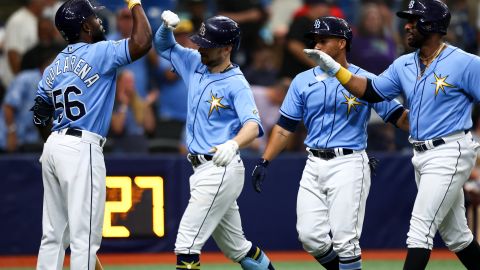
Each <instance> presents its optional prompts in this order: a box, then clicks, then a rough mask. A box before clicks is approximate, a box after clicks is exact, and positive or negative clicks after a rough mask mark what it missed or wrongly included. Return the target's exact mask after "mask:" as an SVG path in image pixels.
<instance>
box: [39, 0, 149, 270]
mask: <svg viewBox="0 0 480 270" xmlns="http://www.w3.org/2000/svg"><path fill="white" fill-rule="evenodd" d="M127 3H128V6H129V8H130V10H131V12H132V14H133V20H134V27H133V31H132V35H131V37H130V39H123V40H120V41H105V35H104V30H103V26H102V21H101V20H100V19H99V18H98V17H97V15H96V13H95V12H96V11H97V10H98V9H99V7H96V6H94V5H92V4H91V3H90V2H89V1H88V0H69V1H67V2H65V3H64V4H63V5H62V6H61V7H60V8H59V9H58V11H57V13H56V15H55V25H56V27H57V28H58V30H59V31H60V33H61V34H62V36H63V37H64V39H65V40H66V41H67V42H68V43H69V44H68V45H67V47H66V48H65V49H64V50H63V51H62V52H61V53H60V54H59V55H58V56H57V57H56V58H55V60H54V61H53V63H52V64H51V65H50V66H48V67H47V68H46V69H45V72H44V74H43V77H42V80H41V81H40V83H39V85H38V90H37V96H36V98H35V105H34V107H33V108H32V110H33V113H34V123H35V124H36V125H37V126H39V127H40V128H41V129H42V130H45V129H47V128H49V126H50V125H52V126H53V127H52V128H51V131H52V132H51V134H50V136H49V137H48V139H47V142H46V143H45V145H44V148H43V153H42V157H41V162H42V176H43V186H44V200H43V220H42V227H43V236H42V240H41V245H40V250H39V254H38V262H37V269H62V266H63V260H64V256H65V249H66V248H67V247H68V246H70V250H71V260H70V267H71V269H72V270H75V269H82V270H84V269H94V267H95V261H96V258H95V256H96V253H97V250H98V249H99V247H100V242H101V239H102V225H103V215H104V206H105V192H106V191H105V177H106V172H105V162H104V159H103V152H102V147H103V145H104V143H105V136H106V134H107V131H108V127H109V124H110V118H111V114H112V108H113V101H114V97H115V80H116V70H117V68H118V67H120V66H123V65H126V64H128V63H130V62H132V61H134V60H136V59H138V58H140V57H141V56H143V55H145V54H146V53H147V52H148V50H149V49H150V48H151V42H152V32H151V29H150V25H149V23H148V21H147V18H146V16H145V13H144V11H143V8H142V6H141V3H140V0H130V1H127ZM52 115H53V116H52ZM52 118H53V123H51V120H52Z"/></svg>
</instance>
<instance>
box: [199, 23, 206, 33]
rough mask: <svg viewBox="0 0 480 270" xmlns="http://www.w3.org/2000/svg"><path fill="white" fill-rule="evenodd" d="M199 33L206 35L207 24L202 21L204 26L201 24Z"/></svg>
mask: <svg viewBox="0 0 480 270" xmlns="http://www.w3.org/2000/svg"><path fill="white" fill-rule="evenodd" d="M198 34H199V35H200V36H205V24H204V23H202V26H200V29H199V30H198Z"/></svg>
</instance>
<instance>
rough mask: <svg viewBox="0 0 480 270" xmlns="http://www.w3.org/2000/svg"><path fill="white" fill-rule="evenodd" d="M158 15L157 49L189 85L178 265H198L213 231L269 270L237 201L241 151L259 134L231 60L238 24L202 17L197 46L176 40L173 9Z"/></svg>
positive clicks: (236, 252) (246, 263)
mask: <svg viewBox="0 0 480 270" xmlns="http://www.w3.org/2000/svg"><path fill="white" fill-rule="evenodd" d="M162 19H163V24H162V26H160V28H159V29H158V31H157V33H156V34H155V38H154V46H155V49H156V51H157V52H158V54H160V55H161V56H162V57H163V58H165V59H167V60H169V61H170V62H171V63H172V66H173V68H174V69H175V71H176V72H177V73H178V74H179V76H180V77H181V78H182V79H183V81H184V82H185V85H187V87H188V114H187V122H186V146H187V149H188V151H189V154H188V159H189V161H190V162H191V164H192V166H193V171H194V173H193V175H192V176H191V177H190V196H191V197H190V200H189V202H188V206H187V209H186V210H185V213H184V214H183V217H182V220H181V222H180V227H179V229H178V234H177V240H176V243H175V254H176V255H177V269H200V256H199V255H200V251H201V249H202V247H203V245H204V244H205V242H206V241H207V239H208V238H209V237H210V235H211V236H213V239H214V240H215V242H216V243H217V245H218V246H219V248H220V249H221V250H222V251H223V253H224V254H225V255H226V256H227V257H228V258H230V259H231V260H233V261H235V262H239V263H240V264H241V266H242V268H243V269H246V270H254V269H258V270H266V269H274V268H273V266H272V264H271V263H270V260H269V259H268V257H267V255H266V254H265V253H264V252H263V251H262V250H261V249H260V248H258V247H257V246H255V245H252V243H251V242H250V241H248V240H247V239H245V236H244V234H243V230H242V225H241V220H240V213H239V210H238V205H237V201H236V200H237V198H238V196H239V195H240V193H241V191H242V188H243V183H244V176H245V168H244V165H243V162H242V159H241V158H240V156H239V153H238V149H239V148H240V147H244V146H246V145H248V144H249V143H251V142H252V141H253V140H254V139H255V138H256V137H259V136H262V135H263V128H262V126H261V124H260V118H259V115H258V111H257V108H256V105H255V102H254V99H253V95H252V91H251V90H250V86H249V84H248V83H247V81H246V80H245V77H244V76H243V74H242V72H241V71H240V69H239V67H238V66H237V65H235V64H232V62H231V61H230V56H231V53H232V51H233V50H236V49H238V45H239V43H240V28H239V27H238V24H237V23H236V22H234V21H233V20H231V19H230V18H227V17H224V16H215V17H212V18H209V19H207V20H206V21H205V22H204V23H202V25H201V27H200V29H199V30H198V33H196V34H194V35H193V36H191V37H190V38H191V40H192V41H193V42H194V43H196V44H197V45H198V46H199V47H200V48H199V49H198V51H197V50H192V49H188V48H185V47H182V46H181V45H179V44H178V43H176V41H175V38H174V36H173V33H172V29H174V28H175V26H176V25H177V24H178V22H179V18H178V16H177V15H176V14H175V13H173V12H171V11H164V12H163V13H162Z"/></svg>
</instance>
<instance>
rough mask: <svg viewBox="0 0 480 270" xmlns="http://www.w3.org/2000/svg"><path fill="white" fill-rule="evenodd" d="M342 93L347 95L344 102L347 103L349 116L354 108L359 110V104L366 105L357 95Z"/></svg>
mask: <svg viewBox="0 0 480 270" xmlns="http://www.w3.org/2000/svg"><path fill="white" fill-rule="evenodd" d="M342 94H343V96H344V97H345V102H342V104H346V105H347V117H348V116H349V115H350V111H351V110H352V108H353V109H354V110H355V111H356V112H357V106H361V105H365V103H362V102H360V101H358V100H357V97H355V96H351V95H348V96H347V95H346V94H345V93H344V92H342Z"/></svg>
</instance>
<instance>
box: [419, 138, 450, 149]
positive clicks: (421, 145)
mask: <svg viewBox="0 0 480 270" xmlns="http://www.w3.org/2000/svg"><path fill="white" fill-rule="evenodd" d="M442 144H445V141H444V140H443V139H435V140H433V141H432V145H433V147H437V146H439V145H442ZM413 149H415V151H417V152H425V151H427V150H428V149H429V148H428V146H427V144H426V143H424V142H421V143H414V144H413ZM430 149H431V148H430Z"/></svg>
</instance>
